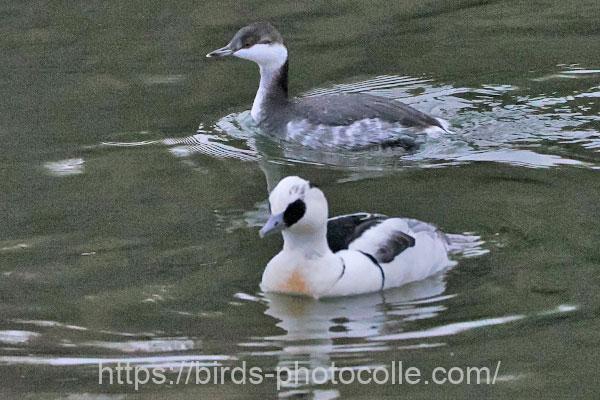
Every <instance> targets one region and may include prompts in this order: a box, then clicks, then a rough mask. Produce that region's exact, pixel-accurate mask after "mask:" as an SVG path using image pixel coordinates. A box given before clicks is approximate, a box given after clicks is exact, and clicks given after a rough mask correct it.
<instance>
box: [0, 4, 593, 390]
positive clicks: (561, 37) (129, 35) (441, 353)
mask: <svg viewBox="0 0 600 400" xmlns="http://www.w3.org/2000/svg"><path fill="white" fill-rule="evenodd" d="M0 20H1V22H2V23H1V24H0V31H1V33H2V34H1V35H0V37H1V39H0V46H1V50H2V57H0V85H1V88H2V93H3V96H2V99H0V115H1V118H0V138H1V139H2V149H3V151H2V152H1V155H0V170H1V172H2V179H1V180H0V211H1V213H0V374H1V376H2V380H1V382H2V383H1V384H0V393H1V394H2V397H4V398H30V399H55V398H69V399H121V398H128V399H129V398H132V399H136V398H161V399H163V398H168V399H184V398H185V399H187V398H197V397H199V396H201V397H202V398H257V399H263V398H277V397H280V398H315V399H331V398H382V397H389V398H397V397H405V398H431V397H442V398H445V397H447V398H479V397H486V398H507V397H512V398H575V397H577V398H596V397H597V393H598V392H599V391H600V387H599V386H598V382H597V370H596V368H597V366H598V361H597V360H598V357H597V352H598V351H597V349H598V345H599V344H600V343H599V342H600V336H599V335H598V331H599V330H600V316H599V310H600V295H599V294H598V293H599V291H598V285H599V284H600V278H599V277H600V274H599V267H600V250H599V246H598V243H599V240H600V234H599V233H598V217H599V214H600V205H599V202H598V199H599V198H600V185H599V184H598V182H599V179H598V174H599V171H598V167H599V166H600V157H599V155H598V149H600V116H599V113H600V102H599V101H598V98H599V96H600V57H599V54H600V53H599V50H600V48H599V47H598V43H600V29H599V25H598V20H600V11H599V9H598V4H597V1H576V2H564V1H538V2H528V1H510V2H493V1H455V2H428V3H422V2H420V1H406V2H402V3H394V4H391V3H389V2H368V3H363V2H349V1H343V2H342V1H339V2H310V3H305V4H304V3H302V4H301V3H294V4H285V3H271V2H252V3H242V4H240V3H239V2H214V1H208V2H204V3H201V2H192V1H180V2H171V3H169V2H127V4H116V3H115V4H108V3H106V2H90V1H87V2H83V1H75V2H40V1H34V2H25V3H20V2H12V3H10V2H4V3H3V4H2V5H0ZM254 20H270V21H272V22H273V23H274V24H276V25H277V27H278V28H279V29H280V30H281V31H282V33H283V35H284V37H285V38H286V39H287V44H288V47H289V49H290V54H291V60H290V65H291V70H290V76H291V82H290V84H291V90H292V91H293V92H294V93H297V94H301V93H305V92H309V91H311V90H312V91H313V93H314V91H315V90H317V89H318V90H317V92H323V91H330V90H334V91H335V90H342V91H369V92H374V93H376V94H379V95H383V96H390V97H394V98H400V99H402V101H405V102H407V103H410V104H412V105H414V106H415V107H416V108H418V109H421V110H424V111H428V112H431V113H433V114H435V115H437V116H440V117H443V118H445V119H447V120H449V121H450V122H451V124H452V126H453V131H454V134H453V135H449V136H447V137H443V138H440V139H438V140H432V141H430V142H428V143H426V144H425V145H424V146H423V147H422V148H421V149H419V150H418V151H417V152H415V153H409V154H403V153H399V152H396V151H393V150H390V151H383V152H371V153H348V154H345V153H335V154H322V153H314V152H307V151H305V150H304V149H299V148H295V147H294V146H289V145H285V144H281V143H274V142H271V141H269V140H266V139H264V138H261V137H260V136H256V132H255V131H254V130H253V129H252V128H251V127H248V113H247V111H246V110H248V109H249V107H250V104H251V102H252V99H253V96H254V91H255V90H256V87H257V80H258V73H257V69H256V67H255V66H254V65H251V64H249V63H247V62H243V61H241V60H227V62H210V61H208V60H206V59H205V57H204V55H205V54H206V53H207V52H208V51H210V50H213V49H215V48H217V47H221V46H222V45H224V44H225V43H226V42H227V41H228V40H229V38H230V36H231V35H232V34H233V33H234V32H235V31H236V30H237V29H238V28H239V27H241V26H243V25H245V24H247V23H249V22H251V21H254ZM198 126H201V128H200V130H199V131H198V132H196V131H197V129H198ZM287 174H297V175H300V176H303V177H306V178H309V179H311V180H312V181H315V182H316V183H318V184H319V186H320V187H321V188H322V189H323V190H324V191H325V192H326V194H327V196H328V198H329V202H330V210H331V213H332V214H333V215H335V214H341V213H349V212H355V211H361V210H363V211H373V212H381V213H386V214H389V215H403V216H410V217H414V218H418V219H422V220H424V221H429V222H433V223H435V224H437V225H439V226H440V227H441V228H442V229H443V230H444V231H446V232H455V233H461V232H474V233H475V234H477V235H480V236H481V238H482V240H483V241H484V242H485V243H484V244H483V245H482V250H481V251H480V252H479V253H475V254H471V257H461V258H460V259H459V260H458V261H459V263H458V265H457V266H456V267H455V268H454V269H452V270H451V271H449V272H447V273H446V274H444V275H443V276H437V277H434V278H432V279H429V280H427V281H424V282H421V283H418V284H415V285H411V286H409V287H406V288H401V289H399V290H393V291H389V292H386V293H384V294H376V295H370V296H360V297H356V298H352V299H343V300H330V301H324V302H313V301H310V300H302V299H288V298H285V297H272V298H271V297H265V296H264V295H262V294H261V293H260V292H259V290H258V283H259V281H260V276H261V273H262V270H263V268H264V266H265V264H266V263H267V262H268V260H269V259H270V258H271V257H272V256H273V255H274V254H275V253H276V252H277V251H278V249H279V246H280V245H281V242H280V240H278V239H276V238H275V239H269V240H262V241H261V240H259V238H258V233H257V231H258V229H257V226H258V225H260V223H261V222H262V221H264V220H265V218H266V215H267V210H266V203H265V200H266V195H267V181H268V182H269V184H272V182H274V181H276V180H277V178H278V177H280V176H283V175H287ZM266 177H267V178H266ZM485 250H487V251H488V253H487V254H480V253H484V252H485ZM117 359H124V360H132V362H133V364H135V365H141V366H163V367H169V366H175V367H177V364H176V362H177V361H179V360H190V361H198V362H203V363H207V364H208V365H212V364H211V363H212V362H217V363H219V364H220V365H223V366H231V367H233V366H236V365H239V364H240V363H241V362H242V361H246V362H247V363H248V364H249V365H252V366H259V367H261V368H263V369H264V370H265V371H270V372H273V371H276V369H277V368H278V367H279V368H281V367H285V366H289V365H291V364H293V362H294V361H299V362H301V365H303V366H307V367H309V368H311V369H313V370H314V369H316V368H318V367H320V366H328V365H329V364H330V363H331V362H335V363H336V365H338V366H351V367H355V368H360V367H374V366H379V365H389V363H390V362H391V361H402V362H403V364H404V365H406V366H415V367H418V368H420V369H421V370H422V371H423V372H424V374H427V373H429V372H430V371H431V370H433V368H435V367H437V366H442V367H446V368H450V367H453V366H460V367H465V366H477V367H480V366H487V367H491V368H492V369H493V368H494V367H495V366H496V365H497V362H498V361H501V366H500V368H499V373H498V380H497V382H496V383H495V384H494V385H466V384H459V385H451V384H445V385H433V384H429V385H425V384H417V385H407V384H404V385H376V384H371V385H360V384H357V383H355V384H352V385H333V384H331V383H327V384H322V385H318V384H307V385H299V386H297V387H294V386H293V385H284V387H282V388H280V389H279V390H277V387H276V382H275V380H274V379H266V381H265V383H264V384H262V385H255V386H251V385H245V386H241V385H236V384H234V383H233V382H231V380H228V381H227V383H225V384H224V385H193V384H188V385H184V384H180V385H153V384H148V385H145V386H144V387H142V388H141V389H140V390H139V391H138V392H136V391H135V390H134V388H133V387H131V386H128V385H112V386H109V385H99V384H98V366H97V363H98V362H104V363H109V364H110V363H111V362H113V363H114V362H115V360H117ZM169 376H170V377H171V378H173V379H175V378H176V376H177V372H176V370H175V372H174V373H173V374H171V375H169Z"/></svg>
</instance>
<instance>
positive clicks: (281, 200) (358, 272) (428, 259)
mask: <svg viewBox="0 0 600 400" xmlns="http://www.w3.org/2000/svg"><path fill="white" fill-rule="evenodd" d="M269 203H270V209H271V216H270V218H269V220H268V221H267V223H266V224H265V225H264V226H263V227H262V229H261V230H260V235H261V237H264V236H266V235H268V234H270V233H275V232H282V234H283V239H284V243H283V250H282V251H281V252H280V253H279V254H277V255H276V256H275V257H273V259H271V261H269V263H268V264H267V267H266V268H265V271H264V273H263V277H262V282H261V285H260V286H261V289H262V290H263V291H264V292H273V293H285V294H292V295H303V296H310V297H313V298H316V299H318V298H322V297H336V296H349V295H356V294H360V293H369V292H376V291H379V290H383V289H388V288H393V287H399V286H402V285H405V284H407V283H409V282H414V281H418V280H421V279H424V278H427V277H428V276H431V275H434V274H436V273H438V272H440V271H442V270H444V269H446V268H448V267H450V266H452V265H454V264H455V262H454V261H451V260H450V259H449V258H448V250H449V243H448V239H447V238H446V235H444V233H442V232H441V231H440V230H439V229H437V228H436V227H435V226H433V225H431V224H428V223H425V222H421V221H418V220H415V219H409V218H388V217H386V216H384V215H381V214H367V213H358V214H351V215H344V216H340V217H336V218H331V219H329V220H328V219H327V217H328V207H327V200H326V199H325V195H324V194H323V192H322V191H321V190H319V189H318V188H316V187H314V186H313V185H311V184H310V183H309V182H308V181H306V180H304V179H302V178H299V177H297V176H290V177H287V178H284V179H283V180H281V181H280V182H279V183H278V184H277V186H276V187H275V189H273V191H272V192H271V194H270V196H269Z"/></svg>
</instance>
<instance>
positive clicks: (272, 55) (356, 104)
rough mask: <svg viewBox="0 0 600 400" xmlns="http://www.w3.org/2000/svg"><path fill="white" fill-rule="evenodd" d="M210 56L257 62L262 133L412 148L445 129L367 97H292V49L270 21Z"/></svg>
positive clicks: (312, 141)
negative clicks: (423, 137)
mask: <svg viewBox="0 0 600 400" xmlns="http://www.w3.org/2000/svg"><path fill="white" fill-rule="evenodd" d="M206 56H207V57H225V56H234V57H239V58H243V59H246V60H250V61H254V62H255V63H257V64H258V66H259V68H260V84H259V87H258V91H257V92H256V97H255V98H254V103H253V104H252V110H251V115H252V118H253V119H254V121H255V122H256V123H257V125H258V126H259V127H260V128H261V129H262V130H263V131H265V132H267V133H269V134H272V135H275V136H278V137H280V138H282V139H286V140H291V141H295V142H299V143H301V144H303V145H305V146H307V147H311V148H348V149H358V148H365V147H371V146H374V145H377V146H380V145H383V146H396V145H397V146H402V147H413V146H414V145H415V143H416V139H417V138H418V137H422V136H423V134H425V133H427V132H437V133H441V132H444V131H445V130H446V128H445V127H444V121H442V120H440V119H438V118H434V117H432V116H429V115H427V114H425V113H423V112H421V111H418V110H415V109H414V108H412V107H410V106H407V105H406V104H402V103H400V102H398V101H395V100H391V99H387V98H383V97H379V96H373V95H369V94H364V93H354V94H335V95H324V96H313V97H305V98H296V99H290V98H289V97H288V65H289V61H288V51H287V48H286V47H285V45H284V43H283V38H282V36H281V34H280V33H279V32H278V31H277V30H276V29H275V28H274V27H273V26H272V25H271V24H268V23H264V22H259V23H254V24H251V25H248V26H246V27H244V28H242V29H240V30H239V31H238V32H237V33H236V34H235V36H234V37H233V39H231V41H230V42H229V43H228V44H227V45H226V46H225V47H222V48H220V49H218V50H215V51H213V52H211V53H209V54H207V55H206Z"/></svg>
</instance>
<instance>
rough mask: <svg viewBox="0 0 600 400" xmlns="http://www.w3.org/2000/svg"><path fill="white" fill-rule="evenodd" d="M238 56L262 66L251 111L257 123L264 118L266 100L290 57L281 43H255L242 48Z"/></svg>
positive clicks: (236, 53)
mask: <svg viewBox="0 0 600 400" xmlns="http://www.w3.org/2000/svg"><path fill="white" fill-rule="evenodd" d="M234 55H235V56H236V57H239V58H243V59H246V60H250V61H254V62H255V63H257V64H258V66H259V68H260V84H259V86H258V90H257V92H256V97H255V98H254V103H253V104H252V111H251V112H250V113H251V115H252V118H253V119H254V121H255V122H256V123H259V122H260V121H261V120H262V119H263V118H264V115H263V110H264V102H265V100H266V98H267V95H268V93H269V90H270V88H271V85H272V84H273V81H274V79H275V78H276V77H277V76H276V75H277V74H278V73H279V71H280V70H281V67H283V65H284V64H285V62H286V61H287V57H288V52H287V49H286V47H285V46H284V45H283V44H281V43H275V44H255V45H254V46H252V47H250V48H248V49H240V50H238V51H236V52H235V53H234Z"/></svg>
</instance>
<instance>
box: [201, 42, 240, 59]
mask: <svg viewBox="0 0 600 400" xmlns="http://www.w3.org/2000/svg"><path fill="white" fill-rule="evenodd" d="M233 53H234V52H233V50H231V48H230V47H229V45H227V46H225V47H221V48H220V49H217V50H215V51H211V52H210V53H208V54H207V55H206V57H208V58H217V57H227V56H230V55H232V54H233Z"/></svg>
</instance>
